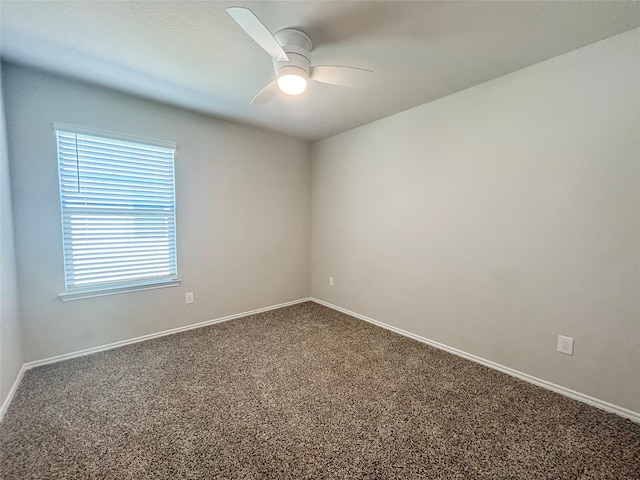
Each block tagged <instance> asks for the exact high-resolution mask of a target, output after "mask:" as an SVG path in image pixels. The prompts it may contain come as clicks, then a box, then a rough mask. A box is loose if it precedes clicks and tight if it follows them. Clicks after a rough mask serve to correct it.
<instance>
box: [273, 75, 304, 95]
mask: <svg viewBox="0 0 640 480" xmlns="http://www.w3.org/2000/svg"><path fill="white" fill-rule="evenodd" d="M278 88H280V90H281V91H282V93H286V94H287V95H300V94H301V93H302V92H304V91H305V90H306V89H307V79H306V78H304V77H303V76H302V75H297V74H295V73H288V74H285V75H280V76H279V77H278Z"/></svg>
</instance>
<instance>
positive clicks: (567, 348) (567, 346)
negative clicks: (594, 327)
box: [558, 335, 573, 355]
mask: <svg viewBox="0 0 640 480" xmlns="http://www.w3.org/2000/svg"><path fill="white" fill-rule="evenodd" d="M558 351H559V352H560V353H565V354H567V355H573V338H571V337H565V336H564V335H558Z"/></svg>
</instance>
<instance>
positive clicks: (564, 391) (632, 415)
mask: <svg viewBox="0 0 640 480" xmlns="http://www.w3.org/2000/svg"><path fill="white" fill-rule="evenodd" d="M311 301H313V302H315V303H318V304H320V305H324V306H325V307H329V308H331V309H333V310H337V311H338V312H342V313H346V314H347V315H351V316H352V317H355V318H358V319H360V320H364V321H365V322H368V323H372V324H373V325H377V326H378V327H382V328H384V329H386V330H391V331H392V332H395V333H399V334H400V335H403V336H405V337H409V338H412V339H414V340H417V341H419V342H422V343H425V344H427V345H430V346H432V347H435V348H438V349H440V350H444V351H446V352H449V353H453V354H454V355H457V356H459V357H462V358H466V359H467V360H471V361H472V362H476V363H479V364H481V365H485V366H487V367H489V368H492V369H494V370H498V371H499V372H502V373H506V374H507V375H511V376H512V377H516V378H519V379H520V380H524V381H525V382H529V383H532V384H534V385H537V386H539V387H542V388H546V389H547V390H551V391H553V392H556V393H559V394H561V395H565V396H567V397H570V398H573V399H574V400H578V401H580V402H583V403H586V404H587V405H591V406H593V407H597V408H600V409H602V410H605V411H607V412H611V413H615V414H617V415H620V416H621V417H625V418H628V419H630V420H632V421H634V422H636V423H640V413H639V412H634V411H633V410H629V409H627V408H624V407H620V406H618V405H614V404H612V403H609V402H605V401H604V400H600V399H598V398H595V397H591V396H589V395H586V394H584V393H580V392H576V391H575V390H571V389H569V388H566V387H563V386H562V385H557V384H555V383H552V382H548V381H547V380H543V379H541V378H538V377H534V376H533V375H529V374H528V373H523V372H520V371H518V370H514V369H513V368H509V367H505V366H504V365H500V364H499V363H496V362H492V361H491V360H486V359H484V358H482V357H478V356H476V355H472V354H471V353H467V352H463V351H462V350H458V349H457V348H453V347H450V346H448V345H445V344H443V343H440V342H436V341H433V340H429V339H428V338H425V337H421V336H420V335H416V334H414V333H411V332H407V331H406V330H402V329H401V328H398V327H394V326H391V325H387V324H386V323H383V322H380V321H378V320H374V319H373V318H369V317H366V316H365V315H360V314H359V313H356V312H352V311H350V310H347V309H346V308H342V307H338V306H337V305H333V304H331V303H329V302H325V301H323V300H320V299H318V298H314V297H311Z"/></svg>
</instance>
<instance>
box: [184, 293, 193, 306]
mask: <svg viewBox="0 0 640 480" xmlns="http://www.w3.org/2000/svg"><path fill="white" fill-rule="evenodd" d="M185 303H187V304H189V303H193V292H187V293H186V295H185Z"/></svg>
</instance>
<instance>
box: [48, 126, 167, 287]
mask: <svg viewBox="0 0 640 480" xmlns="http://www.w3.org/2000/svg"><path fill="white" fill-rule="evenodd" d="M56 133H57V139H58V171H59V179H60V200H61V205H62V231H63V244H64V267H65V282H66V289H67V293H68V294H73V293H82V292H100V291H107V290H118V289H130V288H135V287H140V286H152V285H160V284H162V283H164V282H173V281H177V280H178V277H177V263H176V226H175V192H174V162H173V154H174V149H173V148H167V147H163V146H157V145H147V144H143V143H135V142H131V141H124V140H118V139H115V138H105V137H101V136H95V135H86V134H81V133H77V132H74V131H66V130H64V129H56Z"/></svg>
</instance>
